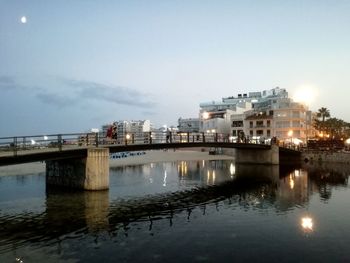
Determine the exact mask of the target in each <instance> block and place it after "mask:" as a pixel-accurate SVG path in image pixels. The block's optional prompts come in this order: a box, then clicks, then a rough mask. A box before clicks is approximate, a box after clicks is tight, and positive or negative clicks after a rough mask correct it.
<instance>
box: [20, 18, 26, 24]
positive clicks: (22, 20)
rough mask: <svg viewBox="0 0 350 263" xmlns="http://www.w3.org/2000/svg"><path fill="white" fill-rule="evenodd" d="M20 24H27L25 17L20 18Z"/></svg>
mask: <svg viewBox="0 0 350 263" xmlns="http://www.w3.org/2000/svg"><path fill="white" fill-rule="evenodd" d="M21 23H22V24H25V23H27V17H26V16H22V17H21Z"/></svg>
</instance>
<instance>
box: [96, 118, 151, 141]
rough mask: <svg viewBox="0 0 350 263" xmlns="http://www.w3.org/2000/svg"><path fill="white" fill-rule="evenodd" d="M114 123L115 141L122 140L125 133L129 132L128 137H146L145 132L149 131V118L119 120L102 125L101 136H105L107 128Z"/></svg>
mask: <svg viewBox="0 0 350 263" xmlns="http://www.w3.org/2000/svg"><path fill="white" fill-rule="evenodd" d="M113 124H115V125H116V126H117V141H118V142H123V141H124V140H125V138H126V135H127V134H129V135H130V137H133V138H135V139H142V138H145V137H147V133H149V132H150V131H151V128H152V127H151V122H150V120H136V121H135V120H130V121H129V120H120V121H115V122H113V123H112V124H106V125H103V126H102V136H104V137H105V136H106V134H107V129H108V128H109V127H110V126H111V125H113Z"/></svg>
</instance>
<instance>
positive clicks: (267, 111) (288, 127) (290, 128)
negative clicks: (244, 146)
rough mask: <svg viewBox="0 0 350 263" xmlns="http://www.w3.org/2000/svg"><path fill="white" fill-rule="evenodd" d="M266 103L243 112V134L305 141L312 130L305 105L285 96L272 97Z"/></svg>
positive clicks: (290, 140) (287, 140) (281, 139)
mask: <svg viewBox="0 0 350 263" xmlns="http://www.w3.org/2000/svg"><path fill="white" fill-rule="evenodd" d="M265 102H266V101H265ZM268 103H269V104H268V106H266V104H265V105H264V107H262V108H259V107H256V106H255V107H254V110H252V111H248V112H246V113H245V120H244V125H243V126H244V132H245V135H248V136H249V137H250V138H252V137H263V138H265V139H271V138H272V137H277V138H278V140H280V141H284V142H292V141H293V142H296V141H299V142H300V141H303V142H305V141H306V139H307V138H308V136H310V134H311V131H312V125H311V117H310V111H309V110H308V108H307V106H306V105H304V104H302V103H297V102H294V101H293V100H292V99H290V98H285V97H282V98H274V99H272V100H269V102H268Z"/></svg>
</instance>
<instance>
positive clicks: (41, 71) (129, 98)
mask: <svg viewBox="0 0 350 263" xmlns="http://www.w3.org/2000/svg"><path fill="white" fill-rule="evenodd" d="M21 16H26V17H27V23H26V24H22V23H20V18H21ZM349 25H350V1H339V0H337V1H321V0H318V1H311V0H310V1H297V0H293V1H267V0H266V1H262V0H256V1H248V0H243V1H234V0H231V1H161V0H160V1H146V0H144V1H78V0H76V1H24V0H23V1H17V0H8V1H7V0H0V95H1V96H0V111H1V113H0V114H1V115H0V123H1V126H0V136H8V135H9V136H11V135H20V134H33V133H40V134H41V133H43V134H44V133H56V132H79V131H85V130H88V129H90V128H93V127H100V125H102V124H103V123H106V122H110V121H113V120H119V119H150V120H151V121H152V122H153V123H155V124H156V125H157V126H158V125H162V124H168V125H171V124H173V125H176V124H177V119H178V118H179V117H185V118H186V117H197V115H198V110H199V103H200V102H203V101H211V100H220V99H221V98H222V97H226V96H232V95H234V96H236V95H237V94H238V93H241V92H249V91H259V90H264V89H271V88H274V87H276V86H279V87H281V88H286V89H287V90H288V91H289V92H290V93H291V94H293V93H295V91H296V90H298V89H299V87H300V86H301V85H305V84H307V85H310V86H312V87H313V88H314V89H315V90H317V93H318V94H317V97H316V100H315V101H314V102H313V103H312V104H311V105H310V107H311V109H313V110H316V109H318V108H320V107H322V106H325V107H327V108H329V109H330V111H331V114H332V115H333V116H335V117H338V118H342V119H344V120H346V121H350V116H349V110H350V106H349V102H348V101H349V98H350V72H349V69H350V27H349Z"/></svg>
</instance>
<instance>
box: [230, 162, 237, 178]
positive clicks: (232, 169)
mask: <svg viewBox="0 0 350 263" xmlns="http://www.w3.org/2000/svg"><path fill="white" fill-rule="evenodd" d="M235 173H236V166H234V165H233V163H231V164H230V174H231V175H235Z"/></svg>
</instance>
